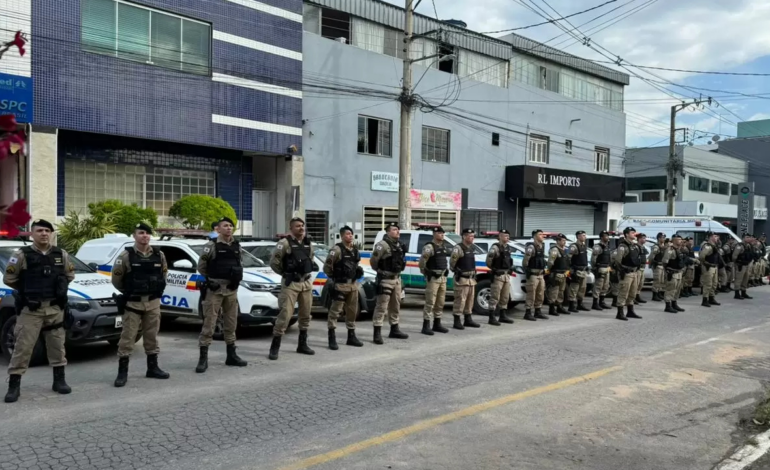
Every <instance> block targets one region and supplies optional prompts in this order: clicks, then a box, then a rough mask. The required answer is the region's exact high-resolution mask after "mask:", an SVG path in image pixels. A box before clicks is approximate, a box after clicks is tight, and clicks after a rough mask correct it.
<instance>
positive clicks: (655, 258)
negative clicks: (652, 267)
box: [652, 245, 666, 265]
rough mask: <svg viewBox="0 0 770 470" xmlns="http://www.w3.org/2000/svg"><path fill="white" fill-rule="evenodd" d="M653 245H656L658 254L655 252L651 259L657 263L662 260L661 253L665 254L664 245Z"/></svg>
mask: <svg viewBox="0 0 770 470" xmlns="http://www.w3.org/2000/svg"><path fill="white" fill-rule="evenodd" d="M655 246H657V247H658V254H656V255H655V256H654V257H653V258H652V261H653V262H654V263H655V264H656V265H659V264H660V263H661V261H663V255H665V254H666V247H665V246H660V245H655Z"/></svg>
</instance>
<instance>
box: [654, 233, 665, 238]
mask: <svg viewBox="0 0 770 470" xmlns="http://www.w3.org/2000/svg"><path fill="white" fill-rule="evenodd" d="M656 238H666V234H665V233H663V232H658V235H657V237H656Z"/></svg>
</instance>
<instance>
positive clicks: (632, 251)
mask: <svg viewBox="0 0 770 470" xmlns="http://www.w3.org/2000/svg"><path fill="white" fill-rule="evenodd" d="M620 243H622V244H624V245H625V246H626V249H627V250H628V251H627V252H626V254H625V256H623V259H622V260H620V264H622V265H623V266H625V267H626V268H638V267H639V266H641V263H640V262H639V246H638V245H634V244H632V243H629V242H628V240H626V239H623V240H622V241H621V242H620Z"/></svg>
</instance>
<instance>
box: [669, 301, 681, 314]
mask: <svg viewBox="0 0 770 470" xmlns="http://www.w3.org/2000/svg"><path fill="white" fill-rule="evenodd" d="M671 306H672V307H674V310H676V311H677V312H684V309H683V308H682V307H680V306H679V305H678V304H677V303H676V300H674V301H673V302H671Z"/></svg>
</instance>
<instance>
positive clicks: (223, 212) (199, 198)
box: [168, 194, 238, 230]
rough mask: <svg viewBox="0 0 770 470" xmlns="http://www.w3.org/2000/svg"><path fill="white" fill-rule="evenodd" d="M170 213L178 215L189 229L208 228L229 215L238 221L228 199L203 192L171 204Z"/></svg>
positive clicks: (172, 215)
mask: <svg viewBox="0 0 770 470" xmlns="http://www.w3.org/2000/svg"><path fill="white" fill-rule="evenodd" d="M168 215H170V216H171V217H176V218H177V219H178V220H179V221H180V222H182V224H183V225H184V226H185V228H188V229H201V228H203V229H205V230H208V229H209V228H211V224H212V223H213V222H217V221H218V220H219V219H221V218H222V217H229V218H230V219H232V220H233V222H235V223H236V224H237V223H238V220H237V216H236V215H235V209H233V206H231V205H230V204H228V203H227V201H225V200H224V199H222V198H218V197H211V196H204V195H201V194H194V195H191V196H185V197H183V198H181V199H179V200H178V201H176V202H175V203H174V205H172V206H171V209H169V211H168Z"/></svg>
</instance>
